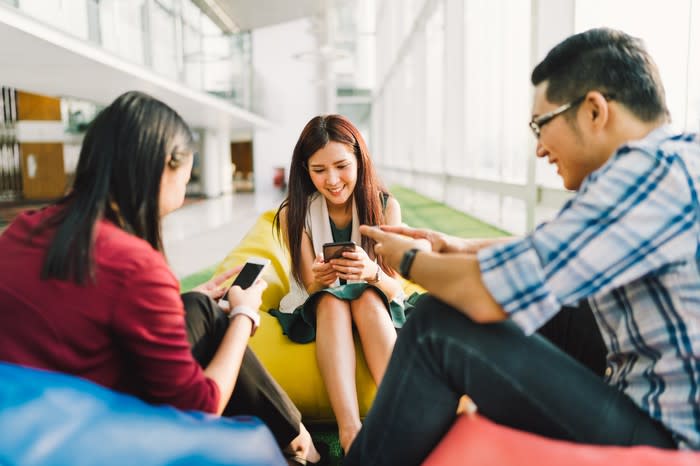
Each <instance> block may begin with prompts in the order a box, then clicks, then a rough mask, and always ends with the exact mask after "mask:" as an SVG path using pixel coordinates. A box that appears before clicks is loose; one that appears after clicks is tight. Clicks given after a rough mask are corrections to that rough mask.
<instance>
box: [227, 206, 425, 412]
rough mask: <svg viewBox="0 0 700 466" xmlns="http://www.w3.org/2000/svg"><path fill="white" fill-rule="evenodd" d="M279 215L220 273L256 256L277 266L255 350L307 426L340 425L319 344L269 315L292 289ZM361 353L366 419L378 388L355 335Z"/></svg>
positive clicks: (267, 218) (258, 228) (254, 231)
mask: <svg viewBox="0 0 700 466" xmlns="http://www.w3.org/2000/svg"><path fill="white" fill-rule="evenodd" d="M274 215H275V212H274V211H268V212H265V213H263V214H262V215H261V216H260V218H258V220H257V221H256V223H255V225H253V227H252V228H251V229H250V231H249V232H248V233H247V234H246V236H245V237H244V238H243V239H242V240H241V242H240V243H239V244H238V245H237V246H236V247H235V248H234V249H233V250H232V251H231V252H230V253H229V254H228V255H227V256H226V258H225V259H224V260H223V261H222V262H221V264H219V266H218V267H217V269H216V272H215V274H219V273H222V272H224V271H226V270H229V269H230V268H232V267H234V266H237V265H241V264H243V263H245V261H246V259H247V258H249V257H251V256H256V257H266V258H268V259H270V261H271V263H270V265H269V266H268V267H267V268H266V270H265V272H264V273H263V278H264V279H265V281H267V283H268V287H267V289H266V290H265V292H264V293H263V304H262V307H261V311H265V312H261V323H260V328H259V329H258V331H257V332H256V334H255V336H254V337H253V338H251V340H250V346H251V348H252V349H253V351H254V352H255V354H256V355H257V356H258V358H260V361H261V362H262V364H263V366H265V368H267V370H268V371H269V372H270V374H272V376H273V377H274V379H275V380H276V381H277V382H278V383H279V384H280V385H281V386H282V388H284V390H285V391H286V392H287V394H289V397H290V398H291V399H292V401H294V403H295V404H296V406H297V407H298V408H299V410H300V411H301V413H302V415H303V418H304V421H305V422H335V417H334V416H333V411H332V409H331V405H330V401H329V400H328V395H327V394H326V389H325V387H324V384H323V380H322V379H321V374H320V373H319V371H318V366H317V365H316V343H306V344H298V343H293V342H292V341H290V340H289V339H288V338H287V336H286V335H284V334H283V333H282V328H281V326H280V325H279V323H278V322H277V319H276V318H274V317H273V316H271V315H269V314H268V313H267V312H266V311H268V310H269V309H277V307H278V306H279V302H280V300H281V299H282V297H283V296H284V295H286V294H287V292H288V291H289V280H290V273H289V254H288V252H287V250H286V248H285V247H283V246H281V244H280V242H279V241H278V240H277V237H276V236H273V233H272V219H273V218H274ZM414 291H418V292H422V291H423V290H422V289H421V288H420V287H418V286H417V285H415V284H413V283H411V282H408V281H406V282H404V292H405V293H406V296H410V295H411V293H413V292H414ZM355 350H356V354H357V370H356V383H357V398H358V402H359V407H360V417H363V418H364V417H365V415H366V414H367V411H368V409H369V407H370V405H371V404H372V400H373V399H374V395H375V392H376V386H375V384H374V381H373V380H372V377H371V375H370V373H369V369H368V368H367V363H366V362H365V358H364V355H363V354H362V348H361V346H360V340H359V338H358V336H357V335H355Z"/></svg>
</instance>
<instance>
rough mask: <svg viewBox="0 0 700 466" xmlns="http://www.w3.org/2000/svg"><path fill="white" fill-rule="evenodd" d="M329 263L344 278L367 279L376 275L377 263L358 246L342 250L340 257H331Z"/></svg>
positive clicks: (369, 279)
mask: <svg viewBox="0 0 700 466" xmlns="http://www.w3.org/2000/svg"><path fill="white" fill-rule="evenodd" d="M330 265H331V266H332V267H333V270H334V271H335V272H337V274H338V277H339V278H342V279H344V280H368V281H371V280H373V279H374V277H376V276H377V270H378V269H377V267H379V265H377V263H376V262H374V261H373V260H372V259H370V257H369V255H367V252H366V251H365V250H364V249H362V248H361V247H360V246H355V249H354V250H353V251H344V252H343V253H342V257H341V258H337V259H331V261H330Z"/></svg>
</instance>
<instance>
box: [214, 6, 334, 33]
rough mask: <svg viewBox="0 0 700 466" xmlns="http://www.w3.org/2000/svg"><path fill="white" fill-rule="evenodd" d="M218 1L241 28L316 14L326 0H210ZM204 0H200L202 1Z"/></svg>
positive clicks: (246, 28) (245, 28)
mask: <svg viewBox="0 0 700 466" xmlns="http://www.w3.org/2000/svg"><path fill="white" fill-rule="evenodd" d="M209 1H214V2H216V3H217V4H218V5H219V6H220V7H221V9H222V10H224V12H225V13H226V14H227V15H228V16H229V18H231V19H232V20H233V21H234V22H235V23H236V25H237V26H238V27H239V29H241V30H243V31H249V30H251V29H256V28H261V27H265V26H272V25H274V24H279V23H283V22H286V21H292V20H295V19H299V18H305V17H309V16H315V15H317V14H319V12H320V11H322V9H323V7H324V5H325V3H326V0H209ZM201 2H202V0H200V3H201Z"/></svg>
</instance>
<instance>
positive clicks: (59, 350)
mask: <svg viewBox="0 0 700 466" xmlns="http://www.w3.org/2000/svg"><path fill="white" fill-rule="evenodd" d="M58 208H59V207H56V206H52V207H48V208H46V209H43V210H39V211H30V212H25V213H23V214H20V215H19V216H18V217H17V219H16V220H15V221H14V222H13V223H12V224H11V225H10V226H9V227H8V228H7V230H6V231H5V232H4V233H3V234H2V236H0V360H3V361H8V362H13V363H18V364H22V365H26V366H31V367H38V368H43V369H49V370H54V371H59V372H64V373H68V374H73V375H77V376H80V377H83V378H86V379H89V380H92V381H94V382H97V383H98V384H101V385H103V386H105V387H109V388H112V389H115V390H119V391H122V392H126V393H130V394H133V395H136V396H138V397H139V398H142V399H143V400H145V401H148V402H151V403H157V404H169V405H172V406H175V407H177V408H180V409H195V410H201V411H207V412H215V411H216V408H217V405H218V401H219V396H220V394H219V389H218V386H217V385H216V383H215V382H214V381H212V380H211V379H208V378H207V377H205V375H204V373H203V371H202V369H201V367H200V366H199V365H198V364H197V362H196V361H195V360H194V358H193V357H192V354H191V352H190V347H189V344H188V342H187V336H186V332H185V319H184V315H185V312H184V308H183V304H182V300H181V299H180V294H179V284H178V281H177V279H176V278H175V276H174V275H173V273H172V272H171V270H170V268H169V267H168V265H167V263H166V261H165V259H164V257H163V255H162V254H161V253H159V252H158V251H156V250H154V249H153V248H152V247H151V246H150V245H149V244H148V243H147V242H145V241H143V240H141V239H139V238H137V237H135V236H133V235H131V234H129V233H127V232H125V231H124V230H122V229H120V228H118V227H117V226H116V225H114V224H112V223H111V222H108V221H101V222H99V223H98V225H97V228H96V239H95V246H94V256H93V257H94V260H95V271H96V274H95V278H96V280H95V283H92V284H88V285H84V286H80V285H77V284H75V283H73V282H70V281H60V280H41V279H40V271H41V267H42V263H43V260H44V257H45V254H46V251H47V248H48V245H49V242H50V240H51V238H52V237H53V233H54V232H53V231H51V230H48V231H44V232H42V233H40V234H38V235H36V234H35V233H33V231H34V230H35V228H36V227H37V226H38V225H39V223H40V222H41V220H42V219H44V218H45V217H46V216H47V215H51V214H53V213H54V212H56V209H58Z"/></svg>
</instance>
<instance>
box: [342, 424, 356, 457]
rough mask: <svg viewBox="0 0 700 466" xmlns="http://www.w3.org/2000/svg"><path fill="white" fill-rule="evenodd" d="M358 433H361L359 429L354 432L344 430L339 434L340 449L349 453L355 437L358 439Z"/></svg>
mask: <svg viewBox="0 0 700 466" xmlns="http://www.w3.org/2000/svg"><path fill="white" fill-rule="evenodd" d="M358 432H360V429H359V428H357V429H352V430H342V431H339V432H338V440H339V442H340V447H341V448H342V449H343V451H344V452H346V453H347V452H348V451H349V450H350V447H351V446H352V442H354V441H355V437H357V433H358Z"/></svg>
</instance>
